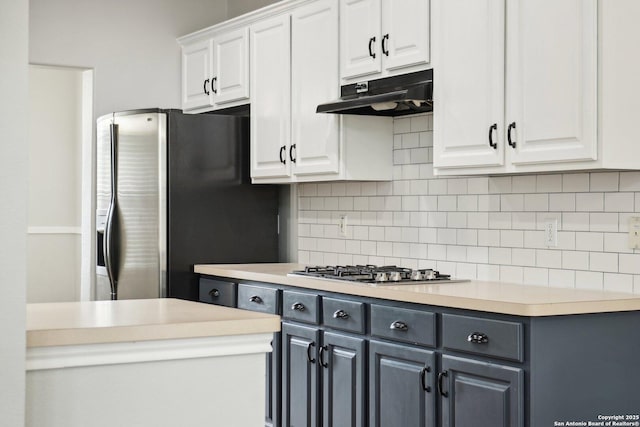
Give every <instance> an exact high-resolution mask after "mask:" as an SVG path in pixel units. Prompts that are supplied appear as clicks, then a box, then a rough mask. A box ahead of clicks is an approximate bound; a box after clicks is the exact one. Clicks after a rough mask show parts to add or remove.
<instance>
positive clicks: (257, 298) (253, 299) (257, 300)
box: [249, 295, 262, 304]
mask: <svg viewBox="0 0 640 427" xmlns="http://www.w3.org/2000/svg"><path fill="white" fill-rule="evenodd" d="M249 301H251V302H255V303H256V304H262V298H260V297H259V296H258V295H253V296H252V297H251V298H249Z"/></svg>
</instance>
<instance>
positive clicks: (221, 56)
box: [211, 28, 249, 104]
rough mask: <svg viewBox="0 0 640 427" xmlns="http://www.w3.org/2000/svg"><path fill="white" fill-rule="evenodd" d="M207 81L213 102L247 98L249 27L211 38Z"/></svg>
mask: <svg viewBox="0 0 640 427" xmlns="http://www.w3.org/2000/svg"><path fill="white" fill-rule="evenodd" d="M213 57H214V61H213V62H214V73H213V77H212V82H211V91H212V92H213V100H214V102H215V103H216V104H224V103H227V102H231V101H237V100H240V99H247V98H249V29H248V28H241V29H239V30H236V31H231V32H229V33H225V34H221V35H219V36H216V37H215V38H214V40H213Z"/></svg>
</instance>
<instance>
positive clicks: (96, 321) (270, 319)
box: [27, 298, 280, 347]
mask: <svg viewBox="0 0 640 427" xmlns="http://www.w3.org/2000/svg"><path fill="white" fill-rule="evenodd" d="M279 330H280V317H279V316H274V315H271V314H263V313H255V312H250V311H245V310H238V309H233V308H227V307H221V306H216V305H210V304H203V303H197V302H191V301H184V300H179V299H172V298H162V299H146V300H120V301H87V302H63V303H40V304H27V347H47V346H60V345H78V344H98V343H114V342H132V341H149V340H169V339H180V338H201V337H215V336H230V335H247V334H262V333H273V332H277V331H279Z"/></svg>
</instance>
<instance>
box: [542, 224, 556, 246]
mask: <svg viewBox="0 0 640 427" xmlns="http://www.w3.org/2000/svg"><path fill="white" fill-rule="evenodd" d="M544 244H545V245H547V246H550V247H555V246H558V220H557V219H548V220H546V221H545V222H544Z"/></svg>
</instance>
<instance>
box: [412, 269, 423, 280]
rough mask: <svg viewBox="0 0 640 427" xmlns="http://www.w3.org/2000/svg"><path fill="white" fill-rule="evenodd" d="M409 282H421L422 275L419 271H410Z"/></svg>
mask: <svg viewBox="0 0 640 427" xmlns="http://www.w3.org/2000/svg"><path fill="white" fill-rule="evenodd" d="M411 280H422V273H421V272H420V270H411Z"/></svg>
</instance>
